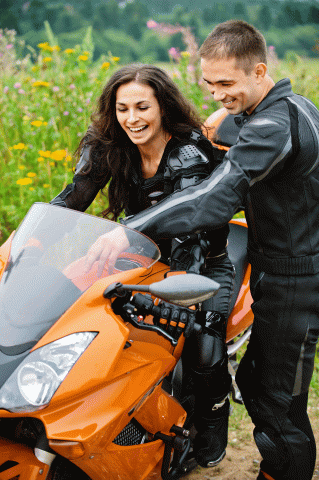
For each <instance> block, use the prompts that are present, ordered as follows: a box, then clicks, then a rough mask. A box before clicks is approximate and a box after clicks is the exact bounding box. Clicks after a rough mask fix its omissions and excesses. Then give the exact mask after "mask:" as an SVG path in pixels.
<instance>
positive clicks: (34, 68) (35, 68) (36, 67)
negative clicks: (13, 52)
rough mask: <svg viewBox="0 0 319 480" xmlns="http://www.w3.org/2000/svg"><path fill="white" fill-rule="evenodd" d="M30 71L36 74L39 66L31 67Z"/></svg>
mask: <svg viewBox="0 0 319 480" xmlns="http://www.w3.org/2000/svg"><path fill="white" fill-rule="evenodd" d="M31 70H32V72H36V71H37V70H39V65H33V67H32V68H31Z"/></svg>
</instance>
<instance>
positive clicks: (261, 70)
mask: <svg viewBox="0 0 319 480" xmlns="http://www.w3.org/2000/svg"><path fill="white" fill-rule="evenodd" d="M254 74H255V75H256V78H257V80H260V81H262V80H263V79H264V78H265V76H266V74H267V65H266V64H265V63H262V62H260V63H257V64H256V65H255V68H254Z"/></svg>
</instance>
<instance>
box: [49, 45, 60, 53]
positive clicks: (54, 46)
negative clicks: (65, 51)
mask: <svg viewBox="0 0 319 480" xmlns="http://www.w3.org/2000/svg"><path fill="white" fill-rule="evenodd" d="M51 48H52V52H59V51H60V50H61V48H60V47H59V45H53V47H51Z"/></svg>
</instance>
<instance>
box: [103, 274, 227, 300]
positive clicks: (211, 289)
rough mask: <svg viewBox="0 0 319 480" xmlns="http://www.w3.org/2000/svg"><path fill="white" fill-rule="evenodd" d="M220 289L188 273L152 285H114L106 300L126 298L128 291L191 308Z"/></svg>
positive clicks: (110, 287) (204, 279)
mask: <svg viewBox="0 0 319 480" xmlns="http://www.w3.org/2000/svg"><path fill="white" fill-rule="evenodd" d="M219 288H220V285H219V283H217V282H215V281H214V280H212V279H210V278H208V277H204V276H203V275H196V274H195V273H187V274H181V275H173V276H171V277H168V278H165V279H164V280H161V281H160V282H155V283H152V284H151V285H126V284H122V283H115V284H114V283H113V284H112V285H110V286H109V287H108V288H107V289H106V290H105V292H104V294H103V296H104V297H105V298H112V297H119V296H124V295H125V292H126V291H132V290H134V291H138V292H147V293H150V294H151V295H153V296H155V297H157V298H160V299H162V300H164V301H166V302H169V303H175V304H176V305H179V306H181V307H190V306H191V305H195V304H196V303H200V302H203V301H204V300H207V299H208V298H210V297H213V296H214V295H216V293H217V292H218V290H219Z"/></svg>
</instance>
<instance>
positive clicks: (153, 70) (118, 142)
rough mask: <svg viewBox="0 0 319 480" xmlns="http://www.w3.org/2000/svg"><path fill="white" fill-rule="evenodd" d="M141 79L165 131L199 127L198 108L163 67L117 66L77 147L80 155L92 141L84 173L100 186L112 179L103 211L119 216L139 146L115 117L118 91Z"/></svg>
mask: <svg viewBox="0 0 319 480" xmlns="http://www.w3.org/2000/svg"><path fill="white" fill-rule="evenodd" d="M130 82H138V83H141V84H144V85H149V86H150V87H151V88H152V89H153V90H154V94H155V97H156V99H157V101H158V103H159V106H160V110H161V112H162V126H163V129H164V131H166V132H167V133H169V134H170V135H172V136H173V137H176V138H183V136H185V134H186V133H188V132H190V131H191V130H193V129H194V128H195V129H200V128H201V121H200V119H199V116H198V114H197V112H196V110H195V108H194V107H193V106H192V105H191V104H190V103H189V102H188V101H187V100H186V99H185V98H184V97H183V95H182V94H181V92H180V91H179V89H178V88H177V86H176V85H175V83H174V82H173V81H172V80H171V79H170V77H169V76H168V74H167V73H166V72H164V71H163V70H162V69H160V68H158V67H155V66H153V65H144V64H133V65H127V66H125V67H122V68H121V69H119V70H117V71H116V72H115V73H114V74H113V75H112V77H111V78H110V80H109V81H108V82H107V84H106V85H105V87H104V89H103V92H102V94H101V96H100V98H99V99H98V104H97V108H96V110H95V112H94V113H93V114H92V116H91V120H92V123H91V126H90V127H89V129H88V131H87V133H86V135H85V136H84V137H83V138H82V140H81V142H80V144H79V147H78V148H77V150H76V152H75V153H76V157H77V158H79V156H80V154H81V150H82V148H83V146H84V145H91V151H90V160H89V163H88V165H87V167H86V169H85V170H84V172H81V173H83V174H88V173H90V175H91V177H92V179H93V181H94V182H96V183H97V184H99V185H101V188H102V187H103V186H104V185H106V184H107V183H108V182H109V186H108V200H109V206H108V208H107V209H106V210H104V212H102V215H103V216H105V217H111V218H112V219H113V220H116V219H117V218H118V217H119V215H120V213H121V212H122V211H123V209H125V208H126V207H127V206H128V205H127V202H128V195H127V192H128V184H129V180H130V178H129V172H130V166H131V162H132V159H133V158H134V157H135V158H136V153H137V147H136V145H134V144H133V143H132V142H131V140H130V139H129V137H128V135H127V134H126V133H125V131H124V130H123V129H122V127H121V126H120V124H119V122H118V120H117V118H116V108H115V106H116V92H117V90H118V88H119V87H120V86H121V85H124V84H127V83H130Z"/></svg>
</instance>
